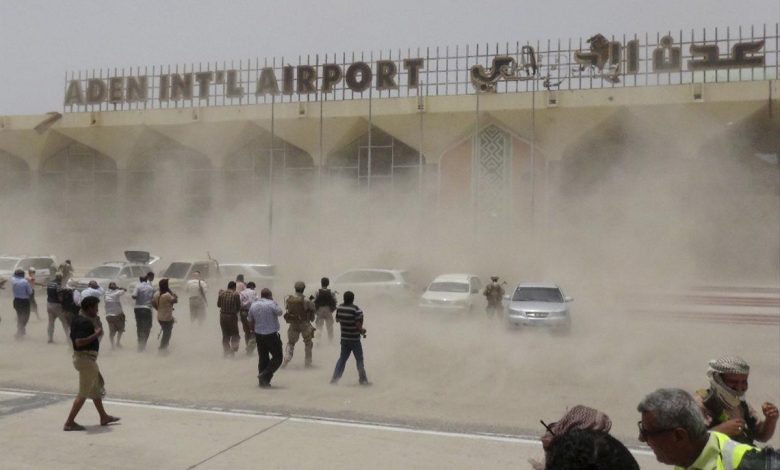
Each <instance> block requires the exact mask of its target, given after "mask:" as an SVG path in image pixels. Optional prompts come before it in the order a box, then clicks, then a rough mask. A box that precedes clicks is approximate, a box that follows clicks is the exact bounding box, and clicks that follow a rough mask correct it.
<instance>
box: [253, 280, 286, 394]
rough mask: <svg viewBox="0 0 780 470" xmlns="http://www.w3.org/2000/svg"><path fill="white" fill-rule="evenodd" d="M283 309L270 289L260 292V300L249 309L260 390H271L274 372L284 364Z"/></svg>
mask: <svg viewBox="0 0 780 470" xmlns="http://www.w3.org/2000/svg"><path fill="white" fill-rule="evenodd" d="M281 316H282V308H281V307H280V306H279V304H277V303H276V301H275V300H274V299H273V296H272V294H271V290H270V289H267V288H266V289H263V290H261V291H260V298H259V299H257V300H255V301H254V302H252V306H251V307H249V325H250V326H251V328H252V330H253V331H254V333H255V340H256V342H257V355H258V363H257V372H258V374H257V380H258V381H259V383H260V388H270V387H271V379H272V378H273V377H274V372H276V371H277V369H279V366H280V365H281V364H282V338H281V336H279V317H281Z"/></svg>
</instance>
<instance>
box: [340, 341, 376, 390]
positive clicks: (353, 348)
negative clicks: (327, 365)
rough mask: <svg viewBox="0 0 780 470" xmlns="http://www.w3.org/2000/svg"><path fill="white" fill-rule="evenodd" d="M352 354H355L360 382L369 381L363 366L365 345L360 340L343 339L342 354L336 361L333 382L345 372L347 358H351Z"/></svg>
mask: <svg viewBox="0 0 780 470" xmlns="http://www.w3.org/2000/svg"><path fill="white" fill-rule="evenodd" d="M350 354H354V355H355V362H357V370H358V377H359V379H360V383H366V382H368V377H366V368H365V367H364V366H363V345H362V344H361V343H360V340H357V341H347V340H343V339H342V340H341V355H340V356H339V360H338V362H336V369H335V370H334V371H333V378H332V379H331V382H337V381H338V380H339V379H340V378H341V376H342V374H344V367H346V365H347V359H349V355H350Z"/></svg>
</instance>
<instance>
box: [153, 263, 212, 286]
mask: <svg viewBox="0 0 780 470" xmlns="http://www.w3.org/2000/svg"><path fill="white" fill-rule="evenodd" d="M195 271H200V278H201V279H203V280H204V281H206V282H212V281H213V282H216V281H218V280H219V277H220V274H219V264H218V263H217V262H216V260H213V259H206V260H196V261H174V262H172V263H171V264H169V265H168V267H167V268H165V270H164V271H163V272H162V273H160V275H159V276H158V277H157V280H159V279H162V278H167V279H168V285H169V287H170V288H171V289H183V288H184V286H185V284H186V283H187V281H189V280H190V279H192V276H193V275H194V273H195Z"/></svg>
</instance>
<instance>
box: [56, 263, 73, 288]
mask: <svg viewBox="0 0 780 470" xmlns="http://www.w3.org/2000/svg"><path fill="white" fill-rule="evenodd" d="M57 272H59V273H61V274H62V285H67V284H68V281H70V278H72V277H73V264H71V262H70V260H69V259H66V260H65V262H64V263H62V264H61V265H60V266H59V267H58V268H57Z"/></svg>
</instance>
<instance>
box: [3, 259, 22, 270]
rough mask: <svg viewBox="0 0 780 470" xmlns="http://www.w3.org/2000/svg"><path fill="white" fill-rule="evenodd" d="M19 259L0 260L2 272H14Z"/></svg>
mask: <svg viewBox="0 0 780 470" xmlns="http://www.w3.org/2000/svg"><path fill="white" fill-rule="evenodd" d="M18 261H19V258H0V271H13V270H14V268H15V267H16V263H17V262H18Z"/></svg>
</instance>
